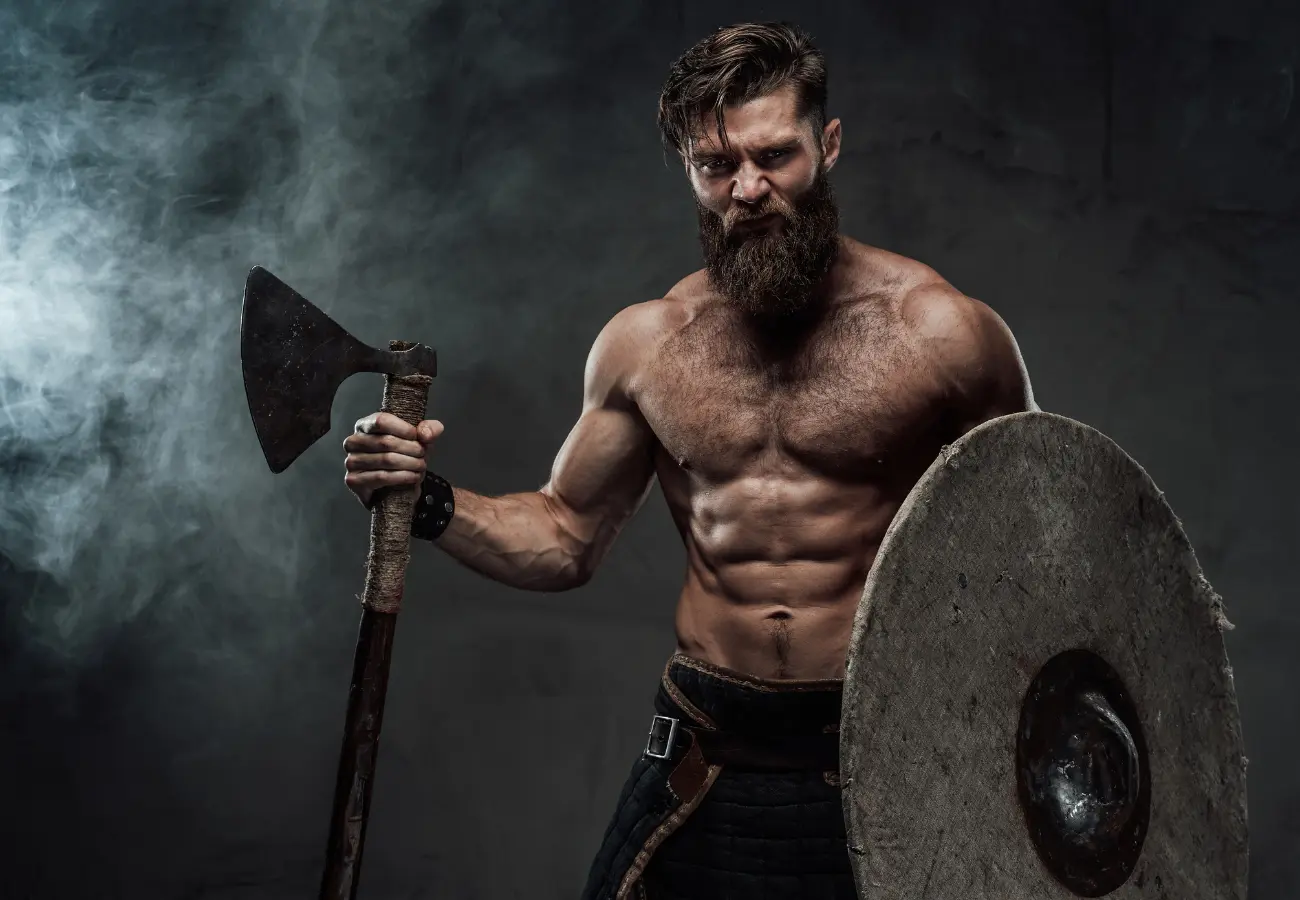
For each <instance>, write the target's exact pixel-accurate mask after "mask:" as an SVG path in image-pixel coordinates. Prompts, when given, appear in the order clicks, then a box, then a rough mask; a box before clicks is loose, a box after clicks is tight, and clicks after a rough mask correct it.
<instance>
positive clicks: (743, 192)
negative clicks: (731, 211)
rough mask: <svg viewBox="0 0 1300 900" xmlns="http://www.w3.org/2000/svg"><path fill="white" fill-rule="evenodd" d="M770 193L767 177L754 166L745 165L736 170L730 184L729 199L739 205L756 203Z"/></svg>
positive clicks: (770, 186) (770, 188)
mask: <svg viewBox="0 0 1300 900" xmlns="http://www.w3.org/2000/svg"><path fill="white" fill-rule="evenodd" d="M771 191H772V185H771V184H770V183H769V182H768V180H767V176H766V175H764V174H763V172H762V171H761V170H760V169H759V168H758V167H757V166H755V165H752V164H751V163H745V164H744V165H742V166H741V167H740V168H738V169H737V170H736V177H735V179H734V180H733V181H732V183H731V199H732V200H735V201H737V202H739V203H751V204H752V203H757V202H759V201H760V200H762V199H763V198H764V197H766V196H767V195H768V194H769V193H771Z"/></svg>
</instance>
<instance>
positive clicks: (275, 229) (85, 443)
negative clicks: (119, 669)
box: [0, 0, 405, 664]
mask: <svg viewBox="0 0 1300 900" xmlns="http://www.w3.org/2000/svg"><path fill="white" fill-rule="evenodd" d="M385 10H387V11H385ZM110 14H111V15H110ZM331 14H332V13H331V9H330V4H329V3H328V2H324V0H320V2H313V0H294V2H286V3H277V4H274V5H266V6H264V7H262V8H259V9H256V10H248V9H244V10H241V9H238V8H231V9H229V10H226V11H223V10H222V7H211V8H206V9H205V8H203V7H200V6H196V7H195V17H196V18H197V19H198V20H200V21H203V20H205V19H211V20H212V21H213V22H214V25H215V27H214V28H213V29H212V31H211V33H210V35H209V36H210V39H211V41H213V42H214V44H215V45H214V46H203V44H204V41H203V40H200V41H198V42H195V35H194V34H190V35H188V36H187V40H189V41H190V42H192V43H193V46H191V47H189V48H188V50H189V51H191V52H193V53H194V54H196V58H197V60H198V62H197V64H191V63H189V61H188V60H186V59H185V56H186V52H187V48H186V47H184V46H181V47H177V46H175V45H170V44H169V43H168V40H167V36H165V35H162V36H158V35H154V36H150V35H149V34H148V24H147V22H148V11H147V10H146V9H144V8H141V9H137V10H130V9H126V10H123V9H122V8H121V6H120V5H119V7H118V8H117V9H115V10H114V9H109V8H107V7H106V6H103V5H99V4H91V3H83V4H76V3H72V4H60V5H58V6H55V7H52V8H51V9H49V10H48V11H45V10H42V8H41V7H40V6H39V5H37V4H19V5H15V6H11V7H9V8H7V9H3V10H0V557H3V559H2V560H0V562H6V561H7V564H8V566H9V567H10V568H12V569H13V570H16V571H18V572H25V573H29V574H33V573H34V574H36V575H38V576H39V577H38V582H39V583H40V584H42V585H44V586H45V587H44V588H43V589H42V590H38V591H34V592H33V593H32V594H30V595H28V596H10V597H6V598H5V606H6V607H8V608H9V609H10V610H11V611H12V610H13V609H14V608H15V607H18V608H20V609H21V614H22V616H23V618H24V621H25V624H24V626H23V628H24V630H25V631H26V632H27V635H28V638H29V640H32V641H35V642H38V643H39V644H40V645H41V646H43V647H44V648H45V649H46V650H47V651H48V652H49V653H52V654H54V655H55V656H56V657H59V658H61V659H63V660H64V661H65V662H67V663H72V664H75V663H76V662H78V661H79V660H81V659H83V658H88V655H93V651H94V648H95V646H96V643H97V642H99V641H101V640H103V639H104V638H105V637H106V636H107V635H109V634H111V632H112V630H113V629H115V628H116V627H118V626H121V625H122V624H124V623H127V622H130V621H131V620H133V619H135V618H136V617H137V616H139V615H140V614H141V613H142V612H143V611H144V610H145V609H146V608H148V607H149V606H150V605H151V604H153V603H155V602H157V601H158V600H160V599H166V601H167V603H166V608H167V610H168V615H182V616H183V615H184V609H185V605H186V604H187V603H194V602H198V597H199V595H200V594H203V595H207V596H209V597H211V596H212V595H213V594H223V595H224V596H225V599H223V601H222V602H227V601H228V602H229V603H231V604H232V608H231V609H230V610H229V613H228V614H230V615H235V614H237V613H238V612H239V611H240V609H239V604H241V603H242V604H248V603H249V602H250V601H252V600H253V599H255V598H257V597H260V596H269V595H274V594H280V595H286V594H288V593H290V592H291V591H292V589H293V586H294V585H295V584H297V583H298V581H299V576H300V574H301V572H300V567H301V556H302V553H301V546H300V545H299V542H300V541H301V540H303V536H304V534H306V535H307V536H309V537H310V536H312V535H318V534H319V531H320V527H321V526H320V523H315V525H314V527H315V528H316V531H312V524H311V523H306V522H304V521H303V512H302V510H303V509H304V506H306V507H307V508H308V509H310V507H311V504H312V503H316V504H319V503H320V502H321V500H320V499H319V498H306V499H305V498H304V497H303V496H302V495H301V493H299V494H298V495H296V496H294V495H293V494H292V493H291V492H289V491H285V490H274V489H268V485H270V484H272V482H271V481H270V478H269V473H268V472H267V471H266V469H265V465H264V463H262V462H261V459H260V456H258V454H257V452H256V443H255V439H254V438H253V435H252V430H251V425H250V424H249V422H248V416H247V410H246V407H245V406H244V400H243V396H242V388H241V387H240V381H239V367H238V322H239V300H240V291H241V290H242V280H243V276H244V274H245V273H246V272H247V270H248V268H249V267H250V266H251V265H253V264H255V263H258V264H265V265H267V266H268V267H270V268H272V270H273V271H277V270H279V268H280V267H281V266H282V265H283V266H285V267H287V268H288V269H289V270H291V271H298V272H309V273H310V284H312V285H329V284H331V282H337V279H338V274H337V273H338V270H339V268H340V267H342V266H344V265H346V263H347V261H348V252H349V251H348V248H349V244H350V242H351V241H353V240H354V239H355V234H351V233H350V230H351V228H350V226H349V223H350V222H354V221H355V219H356V216H355V215H354V216H352V217H349V215H348V214H347V213H348V211H349V209H351V208H354V207H355V206H357V205H358V204H361V203H363V202H364V200H365V199H366V194H367V192H368V191H370V190H371V185H370V184H368V183H367V181H366V179H365V177H364V172H365V166H364V165H363V162H364V160H363V159H361V158H360V156H359V155H358V154H357V153H356V152H354V150H353V149H352V148H351V147H350V146H349V144H348V140H347V136H346V134H345V130H346V129H345V126H346V124H347V115H348V104H349V103H355V102H356V101H357V97H355V96H352V95H350V94H349V93H348V91H347V90H346V89H345V86H344V85H343V83H342V80H343V79H342V78H341V76H340V74H339V72H338V71H337V66H338V65H339V64H340V62H341V61H340V59H338V58H334V57H332V56H331V55H330V52H329V48H322V46H321V33H322V29H323V28H324V27H325V24H326V20H327V17H328V16H329V15H331ZM333 14H337V11H335V12H334V13H333ZM402 15H403V13H401V11H400V10H398V9H397V8H394V7H384V6H382V5H381V6H378V7H368V8H367V10H366V12H365V16H364V18H365V20H366V27H365V28H363V27H361V25H362V23H361V22H360V21H356V22H349V23H347V28H348V29H351V30H352V33H351V37H352V40H351V41H350V42H349V43H348V44H347V45H346V46H347V47H348V49H349V50H350V51H351V52H353V53H356V52H371V53H380V52H381V51H382V46H381V45H382V43H383V42H384V41H385V40H387V41H390V42H391V41H394V40H398V39H400V38H401V37H402V34H401V29H402V27H403V25H404V24H405V23H404V22H403V21H402ZM114 17H116V18H114ZM350 18H356V17H350ZM141 21H144V22H145V24H144V25H141V24H140V23H141ZM232 23H238V24H232ZM115 26H117V27H115ZM127 26H130V29H128V28H127ZM119 32H120V33H119ZM141 34H143V36H144V39H142V40H140V43H139V44H138V45H135V46H133V45H132V40H133V39H134V38H139V36H140V35H141ZM199 34H200V35H202V32H199ZM169 54H170V58H171V62H172V69H175V68H176V66H177V65H178V64H184V66H185V68H184V71H185V72H186V73H187V74H188V76H189V77H184V78H177V77H175V74H174V72H173V71H169V68H168V64H167V58H168V55H169ZM205 59H206V61H207V62H206V65H205V64H204V61H205ZM342 62H347V60H342ZM352 227H355V226H352ZM296 286H299V287H300V289H301V288H302V285H301V284H300V283H299V284H297V285H296ZM308 295H309V296H311V294H310V292H308ZM322 305H324V304H322ZM317 493H319V492H317ZM295 510H297V511H298V512H295ZM218 560H225V562H224V563H222V564H219V563H218ZM232 561H234V562H233V566H232ZM234 570H237V571H234ZM213 579H218V580H219V581H220V582H221V583H218V584H215V585H214V584H213ZM214 588H215V590H214ZM290 611H291V605H290V608H288V609H286V611H285V612H284V613H283V615H284V616H286V617H287V616H288V615H289V612H290ZM272 616H274V611H272ZM271 633H272V632H268V633H267V635H264V636H262V637H260V638H259V637H258V636H256V635H254V636H253V637H254V641H253V645H251V646H249V647H247V648H246V649H247V650H248V651H250V652H255V651H257V650H258V649H259V648H258V647H257V646H256V644H257V641H258V640H270V639H272V638H271V637H270V635H271ZM275 639H277V640H278V639H280V636H279V635H277V636H276V638H275ZM194 650H195V652H199V653H201V652H203V650H204V645H203V642H202V641H201V640H200V641H198V642H197V644H196V646H195V647H194ZM223 652H224V651H223Z"/></svg>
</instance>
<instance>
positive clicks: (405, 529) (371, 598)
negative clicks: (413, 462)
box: [361, 341, 433, 613]
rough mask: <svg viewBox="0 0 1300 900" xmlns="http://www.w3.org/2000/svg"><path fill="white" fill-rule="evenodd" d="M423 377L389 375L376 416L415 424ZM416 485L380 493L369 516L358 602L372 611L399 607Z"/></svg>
mask: <svg viewBox="0 0 1300 900" xmlns="http://www.w3.org/2000/svg"><path fill="white" fill-rule="evenodd" d="M412 346H414V345H413V344H411V343H410V342H409V341H390V342H389V345H388V348H389V349H390V350H409V349H410V348H411V347H412ZM432 383H433V379H432V378H430V377H429V376H428V375H404V376H395V375H389V376H387V379H386V380H385V382H384V401H383V404H382V406H381V407H380V411H381V412H386V413H392V414H393V415H395V416H397V417H398V418H399V419H401V420H402V421H403V422H406V423H408V424H410V425H418V424H419V423H420V422H421V421H423V419H424V414H425V409H426V407H427V406H428V402H429V385H430V384H432ZM419 496H420V486H419V485H418V484H413V485H409V486H404V487H392V488H387V489H384V490H382V491H381V492H380V495H379V496H378V497H377V498H376V502H375V504H374V506H373V507H372V508H371V512H370V555H369V556H368V557H367V559H366V586H365V589H364V590H363V592H362V594H361V603H362V605H363V606H365V607H366V608H367V609H373V610H375V611H376V612H383V613H396V612H398V611H399V610H400V609H401V608H402V592H403V589H404V587H405V584H406V566H407V563H408V562H410V559H411V518H412V516H413V515H414V513H415V503H416V500H418V499H419Z"/></svg>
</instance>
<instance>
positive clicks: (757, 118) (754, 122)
mask: <svg viewBox="0 0 1300 900" xmlns="http://www.w3.org/2000/svg"><path fill="white" fill-rule="evenodd" d="M723 123H724V125H725V127H726V130H727V142H728V143H729V144H730V145H731V146H732V147H733V148H740V149H743V148H744V147H746V146H747V145H768V144H784V143H790V142H792V141H796V140H798V139H800V138H801V137H804V136H805V132H806V130H807V123H806V122H804V121H803V120H802V119H801V118H800V117H799V100H798V96H797V95H796V94H795V91H794V89H793V88H783V89H782V90H779V91H774V92H772V93H770V94H764V95H763V96H761V97H755V98H754V99H753V100H750V101H748V102H746V103H742V104H739V105H736V106H729V107H727V108H726V110H724V112H723ZM690 150H691V153H693V154H700V153H719V152H722V150H723V145H722V141H721V140H720V138H719V135H718V122H717V119H716V118H714V115H713V113H712V112H711V111H710V112H706V113H704V114H703V115H701V116H699V117H698V118H697V119H696V122H695V129H694V134H692V136H691V147H690Z"/></svg>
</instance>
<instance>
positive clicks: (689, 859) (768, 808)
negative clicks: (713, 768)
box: [644, 769, 857, 900]
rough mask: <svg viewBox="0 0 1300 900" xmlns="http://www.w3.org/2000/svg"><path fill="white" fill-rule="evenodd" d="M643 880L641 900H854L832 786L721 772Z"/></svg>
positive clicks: (796, 776)
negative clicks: (643, 894)
mask: <svg viewBox="0 0 1300 900" xmlns="http://www.w3.org/2000/svg"><path fill="white" fill-rule="evenodd" d="M644 880H645V886H646V897H647V900H688V898H689V900H694V898H697V897H698V898H701V900H703V898H705V897H708V898H710V900H856V897H857V893H856V892H855V890H854V887H853V873H852V871H851V870H850V868H849V859H848V851H847V848H846V841H845V836H844V814H843V811H842V808H841V806H840V791H839V788H836V787H832V786H831V785H830V784H828V783H827V782H826V779H825V777H824V775H823V774H822V773H820V772H734V771H729V770H727V769H724V770H723V772H722V774H721V775H720V776H719V777H718V780H717V782H715V783H714V785H713V787H712V789H710V791H709V793H708V794H706V795H705V797H704V802H703V803H701V804H700V806H699V808H698V809H697V810H695V812H694V813H693V814H692V815H691V816H690V817H689V818H687V820H686V821H685V822H684V823H683V824H682V826H681V827H680V828H679V829H678V830H677V831H676V832H675V833H674V834H673V835H672V836H671V837H669V838H668V839H667V840H666V841H664V843H663V846H661V847H660V848H659V849H658V851H656V853H655V855H654V858H653V859H652V860H651V862H650V866H649V868H648V869H647V870H646V874H645V876H644Z"/></svg>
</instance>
